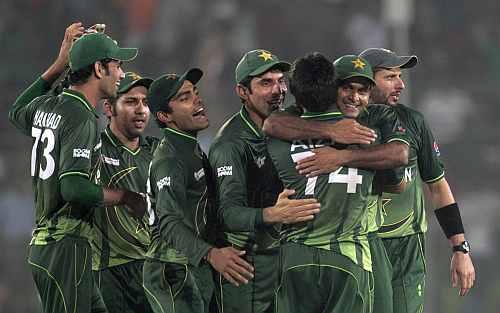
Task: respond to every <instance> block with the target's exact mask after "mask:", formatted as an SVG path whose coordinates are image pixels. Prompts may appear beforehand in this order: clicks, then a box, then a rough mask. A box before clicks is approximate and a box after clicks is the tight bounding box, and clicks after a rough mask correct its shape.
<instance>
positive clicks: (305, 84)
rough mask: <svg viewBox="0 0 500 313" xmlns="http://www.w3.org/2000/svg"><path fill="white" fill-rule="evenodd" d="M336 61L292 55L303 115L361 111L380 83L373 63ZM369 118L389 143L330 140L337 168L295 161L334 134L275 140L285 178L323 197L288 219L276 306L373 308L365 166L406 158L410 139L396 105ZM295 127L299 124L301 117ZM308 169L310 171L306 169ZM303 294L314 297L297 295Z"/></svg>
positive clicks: (331, 117) (305, 193)
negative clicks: (294, 220) (318, 168)
mask: <svg viewBox="0 0 500 313" xmlns="http://www.w3.org/2000/svg"><path fill="white" fill-rule="evenodd" d="M337 67H338V68H339V69H340V70H339V71H338V73H337V75H335V74H334V73H335V70H334V67H333V64H332V63H331V62H329V61H328V60H327V59H326V58H325V57H324V56H322V55H320V54H318V53H314V54H310V55H306V56H305V57H303V58H300V59H298V60H297V61H296V62H295V63H294V70H293V74H292V77H291V81H290V88H291V91H292V94H293V95H294V96H295V98H296V101H297V105H298V106H300V107H301V108H302V109H303V110H304V113H303V114H302V116H301V119H304V120H312V121H318V120H319V121H323V122H324V123H325V122H328V123H335V122H337V121H340V120H342V119H343V118H345V117H356V115H358V114H359V113H362V110H363V107H364V106H365V105H366V104H367V103H368V99H369V95H370V91H371V88H372V87H373V85H374V81H373V78H372V77H373V74H372V71H371V68H370V66H369V64H367V62H366V61H365V60H363V59H362V58H358V57H356V56H347V57H344V58H343V59H341V60H339V64H337ZM295 119H297V118H295ZM366 123H367V124H368V125H369V126H371V127H372V128H374V129H377V134H378V137H377V142H375V143H384V144H377V145H375V146H373V147H372V146H368V147H361V148H362V149H354V150H353V149H352V148H349V149H342V148H345V146H338V145H337V148H338V149H335V148H328V149H332V150H334V151H335V153H334V155H336V156H337V159H338V160H337V163H336V165H337V166H336V167H337V169H336V170H335V171H332V172H330V173H328V174H321V175H319V174H317V173H314V171H315V170H314V169H313V170H311V169H310V168H309V166H308V161H307V162H305V163H302V165H303V166H302V167H298V168H297V164H296V163H298V162H300V161H301V160H306V159H308V158H311V157H313V156H314V154H315V153H319V152H320V150H319V149H318V148H321V147H324V146H329V145H331V144H332V142H331V141H330V140H322V139H317V140H316V139H306V140H294V141H293V142H285V141H281V140H278V139H275V138H272V139H270V140H269V143H268V150H269V153H270V155H271V157H272V159H273V162H274V163H275V165H276V167H277V169H278V172H279V175H280V178H281V179H282V181H283V182H284V184H285V186H287V187H288V186H291V187H293V188H294V189H296V190H298V193H297V196H298V197H299V198H302V197H313V196H314V197H317V199H318V201H320V202H321V205H322V206H321V212H320V214H318V215H317V216H316V217H315V219H314V220H313V221H310V222H308V223H303V224H298V225H286V226H285V227H284V228H285V229H284V231H283V234H282V236H283V239H282V241H283V245H282V247H281V254H282V255H281V267H282V268H281V271H280V272H281V275H282V277H281V279H280V286H279V288H278V291H277V295H278V300H277V303H278V307H277V312H316V311H322V312H344V311H345V312H371V309H372V294H371V292H372V288H373V278H372V273H371V272H372V263H371V252H370V245H369V240H368V231H369V226H370V225H369V219H368V218H367V217H366V216H367V215H368V212H369V209H370V206H373V205H376V202H375V203H373V201H372V197H371V194H372V183H373V178H374V175H375V171H374V170H370V169H368V168H369V166H367V167H365V166H366V165H371V166H372V167H381V168H382V167H385V166H389V165H388V164H389V163H392V166H398V165H401V164H404V163H405V162H407V160H404V158H405V156H406V155H407V154H406V153H407V150H408V143H407V142H406V140H405V136H404V133H402V132H401V130H400V128H399V122H398V120H397V119H396V117H395V115H394V114H393V112H392V111H391V110H386V109H385V108H380V109H378V110H376V111H374V112H372V113H371V114H370V115H368V116H367V117H366ZM293 127H294V129H298V130H299V128H300V125H298V126H297V125H295V126H293ZM272 128H273V129H276V126H274V127H272ZM302 135H303V134H302ZM315 135H318V134H315ZM309 138H314V137H311V136H310V137H309ZM323 149H325V148H323ZM389 151H394V152H395V151H399V153H398V156H397V157H395V158H393V159H391V158H390V157H389V158H387V157H385V158H383V157H382V156H384V155H388V153H387V152H389ZM398 159H400V160H398ZM309 160H311V159H309ZM304 166H305V167H304ZM339 166H340V167H339ZM361 166H363V168H361ZM297 169H298V170H297ZM303 169H306V170H307V171H309V173H312V174H311V175H309V176H308V177H306V176H304V175H302V174H301V172H302V170H303ZM318 175H319V176H318ZM394 181H398V178H397V177H395V178H394ZM298 286H300V287H298ZM318 288H320V289H318ZM299 294H300V296H299ZM304 298H306V299H308V301H301V300H299V299H304Z"/></svg>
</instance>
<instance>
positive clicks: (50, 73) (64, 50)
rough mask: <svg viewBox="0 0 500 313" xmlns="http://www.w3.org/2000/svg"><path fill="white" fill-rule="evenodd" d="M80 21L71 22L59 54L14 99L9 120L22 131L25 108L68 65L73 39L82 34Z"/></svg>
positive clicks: (41, 93) (49, 85)
mask: <svg viewBox="0 0 500 313" xmlns="http://www.w3.org/2000/svg"><path fill="white" fill-rule="evenodd" d="M83 30H84V28H83V26H82V23H80V22H77V23H73V24H71V25H70V26H68V28H66V31H65V33H64V39H63V41H62V43H61V48H60V50H59V55H58V56H57V58H56V60H55V61H54V62H53V63H52V65H50V66H49V67H48V68H47V70H45V72H44V73H43V74H42V75H41V76H40V77H39V78H37V80H35V81H34V82H33V83H32V84H31V85H30V86H29V87H28V88H27V89H26V90H24V91H23V92H22V93H21V95H20V96H19V97H18V98H17V99H16V101H15V102H14V105H13V106H12V107H11V108H10V110H9V120H10V121H11V122H12V123H13V124H14V125H15V126H16V127H17V128H19V129H20V130H22V131H24V132H25V130H24V127H23V126H24V125H25V124H26V121H25V119H26V118H25V108H26V106H27V105H28V104H29V103H30V102H31V100H33V99H35V98H36V97H39V96H42V95H44V94H46V93H47V92H48V91H49V90H50V88H51V86H52V83H54V81H56V80H57V78H58V77H59V76H61V74H62V73H64V71H65V69H66V68H67V66H68V59H69V50H70V49H71V47H72V45H73V41H74V40H75V39H77V38H79V37H80V36H81V35H82V34H83Z"/></svg>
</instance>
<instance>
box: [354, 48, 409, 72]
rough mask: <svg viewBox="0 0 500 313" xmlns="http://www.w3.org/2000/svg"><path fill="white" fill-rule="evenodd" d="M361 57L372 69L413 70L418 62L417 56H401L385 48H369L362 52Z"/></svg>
mask: <svg viewBox="0 0 500 313" xmlns="http://www.w3.org/2000/svg"><path fill="white" fill-rule="evenodd" d="M359 56H360V57H362V58H365V59H366V60H367V61H368V62H370V65H371V66H372V68H377V67H382V68H396V67H399V68H412V67H414V66H415V65H417V62H418V58H417V56H416V55H403V56H400V55H397V54H396V53H394V52H392V51H391V50H388V49H384V48H369V49H366V50H364V51H363V52H361V53H360V54H359Z"/></svg>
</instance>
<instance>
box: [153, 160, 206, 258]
mask: <svg viewBox="0 0 500 313" xmlns="http://www.w3.org/2000/svg"><path fill="white" fill-rule="evenodd" d="M151 172H154V173H155V174H154V177H155V180H154V181H152V182H151V184H155V186H154V188H155V189H156V190H157V193H156V204H155V205H156V208H155V213H156V215H157V218H158V224H159V229H160V236H161V237H162V238H163V239H164V240H165V241H166V242H167V243H168V244H169V245H171V246H172V247H173V248H174V249H176V250H178V251H180V252H182V253H183V254H184V255H185V256H186V257H187V259H188V261H189V263H190V264H193V265H194V266H197V265H198V264H199V262H200V260H201V259H202V258H203V257H204V256H205V255H207V253H208V250H209V249H210V248H211V247H212V246H211V245H210V244H208V243H207V242H205V241H204V240H202V239H201V238H199V237H198V236H196V234H195V233H194V232H193V231H192V230H191V229H189V227H187V226H186V224H185V223H184V210H186V209H187V199H186V189H187V182H188V180H187V173H186V170H185V168H184V166H183V164H182V163H181V162H179V160H178V159H161V163H160V162H155V163H153V165H152V168H151Z"/></svg>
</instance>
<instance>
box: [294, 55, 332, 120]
mask: <svg viewBox="0 0 500 313" xmlns="http://www.w3.org/2000/svg"><path fill="white" fill-rule="evenodd" d="M336 87H337V86H336V84H335V68H334V66H333V63H332V62H331V61H330V60H328V59H327V58H326V57H325V56H324V55H322V54H321V53H319V52H313V53H309V54H306V55H305V56H303V57H301V58H298V59H297V60H295V62H294V63H293V69H292V75H291V76H290V92H291V93H292V94H293V95H294V97H295V101H296V103H297V105H298V106H299V107H302V108H304V109H306V110H307V111H311V112H322V111H326V110H327V109H328V108H329V107H330V106H331V105H333V104H335V101H336V95H337V92H336V91H337V88H336Z"/></svg>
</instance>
